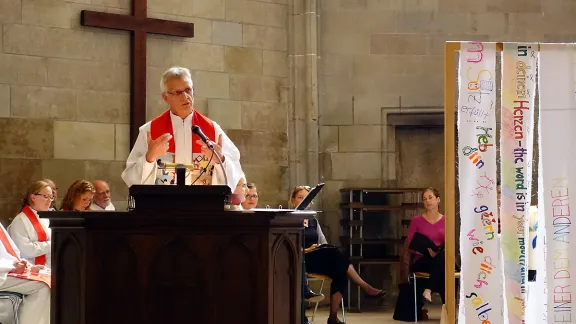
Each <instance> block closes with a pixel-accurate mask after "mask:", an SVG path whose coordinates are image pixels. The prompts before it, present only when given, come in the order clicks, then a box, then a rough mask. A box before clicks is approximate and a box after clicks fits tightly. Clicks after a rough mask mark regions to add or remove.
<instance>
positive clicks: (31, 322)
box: [0, 224, 50, 324]
mask: <svg viewBox="0 0 576 324" xmlns="http://www.w3.org/2000/svg"><path fill="white" fill-rule="evenodd" d="M0 242H1V243H2V244H1V246H0V291H6V292H15V293H20V294H22V295H24V301H23V302H22V305H21V306H20V309H19V311H18V317H19V320H20V324H50V288H49V287H48V285H47V284H46V283H44V282H42V281H37V280H33V279H32V280H31V279H25V278H22V277H26V274H30V273H32V274H37V273H38V272H39V271H40V270H41V269H42V268H43V266H31V265H30V263H28V262H27V261H26V260H21V259H20V251H18V249H17V248H16V245H15V244H14V242H13V241H12V239H11V238H10V237H9V236H8V234H7V232H6V229H4V226H2V225H1V224H0ZM30 277H31V278H35V276H30Z"/></svg>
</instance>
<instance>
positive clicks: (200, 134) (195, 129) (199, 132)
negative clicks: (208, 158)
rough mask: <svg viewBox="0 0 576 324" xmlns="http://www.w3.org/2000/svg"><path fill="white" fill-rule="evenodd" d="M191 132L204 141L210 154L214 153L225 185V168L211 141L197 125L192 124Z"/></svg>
mask: <svg viewBox="0 0 576 324" xmlns="http://www.w3.org/2000/svg"><path fill="white" fill-rule="evenodd" d="M192 133H193V134H196V135H198V137H200V139H201V140H202V142H204V143H205V144H206V146H208V148H209V149H210V151H212V154H213V155H216V158H217V159H218V163H219V164H220V168H221V169H222V173H223V174H224V181H225V182H226V185H228V175H227V174H226V169H224V165H222V159H220V156H219V155H218V154H216V151H215V150H214V145H212V143H211V141H210V140H209V139H208V137H206V135H204V133H203V132H202V129H200V127H199V126H197V125H192ZM230 189H232V188H230Z"/></svg>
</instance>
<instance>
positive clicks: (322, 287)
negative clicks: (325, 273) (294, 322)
mask: <svg viewBox="0 0 576 324" xmlns="http://www.w3.org/2000/svg"><path fill="white" fill-rule="evenodd" d="M324 281H325V280H322V282H321V283H320V293H322V290H323V289H324ZM318 304H320V302H316V305H315V306H314V312H313V313H312V320H311V321H310V323H312V324H314V318H315V317H316V311H317V310H318Z"/></svg>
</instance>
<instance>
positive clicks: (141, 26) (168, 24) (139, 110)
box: [80, 0, 194, 148]
mask: <svg viewBox="0 0 576 324" xmlns="http://www.w3.org/2000/svg"><path fill="white" fill-rule="evenodd" d="M132 1H133V2H132V15H131V16H126V15H119V14H112V13H104V12H97V11H87V10H82V13H81V21H80V23H81V25H82V26H89V27H102V28H111V29H118V30H128V31H130V32H131V33H130V34H131V35H130V36H131V37H130V56H131V69H130V70H131V80H130V148H132V147H133V146H134V143H135V142H136V139H137V138H138V132H139V131H138V129H139V128H140V126H142V125H144V123H145V122H146V36H147V34H148V33H150V34H159V35H169V36H180V37H194V24H192V23H183V22H177V21H169V20H161V19H153V18H148V17H147V9H148V8H147V6H148V4H147V0H132Z"/></svg>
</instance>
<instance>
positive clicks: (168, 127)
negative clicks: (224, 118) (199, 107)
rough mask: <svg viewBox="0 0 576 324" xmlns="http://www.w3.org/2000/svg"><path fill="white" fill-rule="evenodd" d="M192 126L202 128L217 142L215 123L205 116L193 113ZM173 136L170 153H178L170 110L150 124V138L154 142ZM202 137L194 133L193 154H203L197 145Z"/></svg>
mask: <svg viewBox="0 0 576 324" xmlns="http://www.w3.org/2000/svg"><path fill="white" fill-rule="evenodd" d="M192 113H193V114H194V115H193V116H192V125H196V126H198V127H200V129H201V130H202V132H203V133H204V134H205V135H206V136H207V137H208V138H209V139H210V140H211V141H213V142H216V130H215V128H214V123H213V122H212V121H211V120H210V119H208V117H205V116H203V115H202V114H200V113H199V112H197V111H194V112H192ZM166 133H168V134H170V135H172V138H171V139H170V141H169V142H168V143H169V148H168V152H170V153H176V145H175V144H174V130H173V129H172V118H171V117H170V109H168V110H166V111H165V112H163V113H162V115H160V116H158V117H156V118H154V119H153V120H152V123H151V124H150V136H151V137H152V139H153V140H155V139H157V138H158V137H160V136H162V135H164V134H166ZM199 139H200V137H199V136H198V135H196V134H194V133H192V153H201V152H202V150H201V148H200V145H199V144H197V143H196V141H197V140H199Z"/></svg>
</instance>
